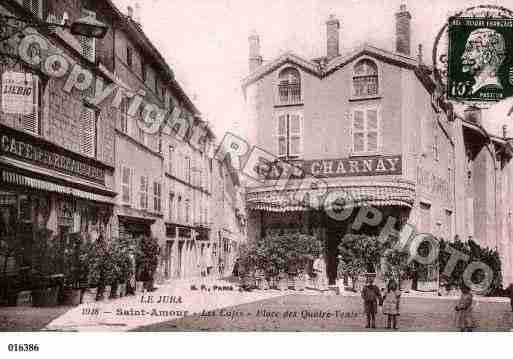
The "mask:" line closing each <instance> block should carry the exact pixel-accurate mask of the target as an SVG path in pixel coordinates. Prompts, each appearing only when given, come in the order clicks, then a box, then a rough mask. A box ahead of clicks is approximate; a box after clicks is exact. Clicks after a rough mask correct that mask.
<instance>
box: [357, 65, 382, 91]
mask: <svg viewBox="0 0 513 359" xmlns="http://www.w3.org/2000/svg"><path fill="white" fill-rule="evenodd" d="M378 89H379V86H378V67H377V66H376V64H375V63H374V62H373V61H371V60H368V59H364V60H361V61H359V62H358V63H357V64H356V65H355V66H354V75H353V93H354V96H356V97H366V96H376V95H377V94H378Z"/></svg>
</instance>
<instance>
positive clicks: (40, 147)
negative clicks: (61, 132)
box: [0, 126, 105, 184]
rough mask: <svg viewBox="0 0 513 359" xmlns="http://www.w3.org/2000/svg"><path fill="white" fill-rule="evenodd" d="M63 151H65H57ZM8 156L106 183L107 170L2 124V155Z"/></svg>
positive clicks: (0, 152)
mask: <svg viewBox="0 0 513 359" xmlns="http://www.w3.org/2000/svg"><path fill="white" fill-rule="evenodd" d="M57 152H63V153H57ZM1 155H3V156H8V157H12V158H15V159H19V160H22V161H25V162H29V163H33V164H35V165H38V166H41V167H46V168H49V169H52V170H56V171H59V172H62V173H66V174H69V175H72V176H77V177H81V178H84V179H87V180H91V181H94V182H98V183H101V184H104V183H105V170H104V169H103V168H100V167H97V166H94V165H92V164H90V163H87V162H88V161H86V160H83V159H82V160H81V159H80V158H79V156H76V155H74V154H72V153H68V152H67V151H63V150H61V149H58V148H57V147H56V146H54V145H52V144H50V143H47V142H43V141H41V142H40V143H34V140H33V139H31V138H30V136H24V135H23V134H20V133H17V132H15V131H12V130H10V129H8V128H6V127H5V126H0V156H1Z"/></svg>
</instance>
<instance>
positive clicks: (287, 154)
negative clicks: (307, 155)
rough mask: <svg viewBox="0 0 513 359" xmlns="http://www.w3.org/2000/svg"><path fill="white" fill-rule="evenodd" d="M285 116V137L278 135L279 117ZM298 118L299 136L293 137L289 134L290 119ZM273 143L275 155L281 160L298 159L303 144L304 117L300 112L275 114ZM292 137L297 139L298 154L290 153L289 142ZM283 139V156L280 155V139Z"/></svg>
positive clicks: (300, 155)
mask: <svg viewBox="0 0 513 359" xmlns="http://www.w3.org/2000/svg"><path fill="white" fill-rule="evenodd" d="M282 116H286V123H285V132H286V133H285V135H283V134H280V117H282ZM292 116H298V117H299V135H298V134H295V135H293V134H292V132H291V117H292ZM275 122H276V127H275V132H274V137H275V143H276V155H277V157H278V158H281V159H299V158H301V157H302V155H303V144H304V117H303V112H302V111H280V112H277V113H276V114H275ZM293 137H299V152H297V153H294V154H293V153H292V152H291V142H292V138H293ZM281 138H285V145H286V150H285V154H284V155H282V154H280V139H281Z"/></svg>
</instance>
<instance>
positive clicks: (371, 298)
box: [362, 276, 383, 328]
mask: <svg viewBox="0 0 513 359" xmlns="http://www.w3.org/2000/svg"><path fill="white" fill-rule="evenodd" d="M362 299H363V310H364V311H365V315H366V316H367V325H366V326H365V328H376V313H377V312H378V301H379V304H380V305H381V303H382V301H383V298H382V297H381V291H380V290H379V288H378V287H377V286H376V285H375V284H374V278H373V277H370V276H369V277H367V281H366V284H365V286H364V287H363V289H362Z"/></svg>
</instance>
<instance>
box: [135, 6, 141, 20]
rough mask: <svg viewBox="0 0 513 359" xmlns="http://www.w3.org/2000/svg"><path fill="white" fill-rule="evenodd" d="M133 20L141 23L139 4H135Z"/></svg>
mask: <svg viewBox="0 0 513 359" xmlns="http://www.w3.org/2000/svg"><path fill="white" fill-rule="evenodd" d="M134 20H135V21H136V22H138V23H141V4H139V2H136V3H135V10H134Z"/></svg>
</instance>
